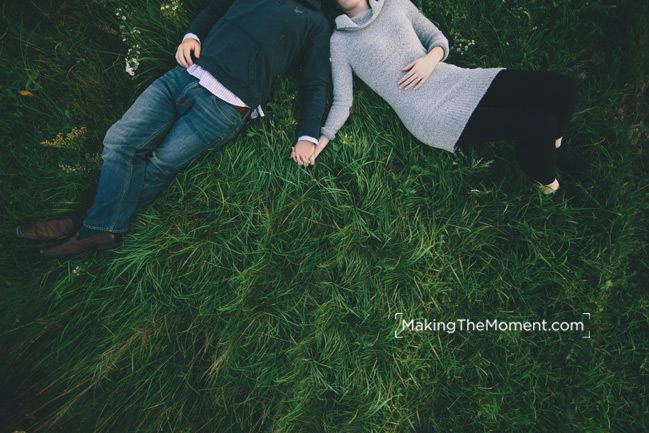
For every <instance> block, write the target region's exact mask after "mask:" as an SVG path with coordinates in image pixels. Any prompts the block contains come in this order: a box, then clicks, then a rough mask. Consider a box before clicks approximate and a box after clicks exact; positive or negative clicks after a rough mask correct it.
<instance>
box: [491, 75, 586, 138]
mask: <svg viewBox="0 0 649 433" xmlns="http://www.w3.org/2000/svg"><path fill="white" fill-rule="evenodd" d="M576 101H577V82H576V81H575V80H573V79H572V78H569V77H567V76H565V75H562V74H559V73H556V72H548V71H518V70H509V69H505V70H503V71H500V72H499V73H498V75H496V78H494V80H493V82H492V83H491V85H490V86H489V89H488V90H487V92H486V93H485V95H484V97H483V98H482V100H481V101H480V104H479V106H481V107H536V108H542V109H545V110H547V111H549V112H551V113H552V114H553V115H554V117H555V118H556V120H557V131H556V134H557V136H556V137H554V139H555V143H556V144H558V145H561V141H560V139H561V138H562V137H563V135H564V133H565V130H566V127H567V125H568V122H569V121H570V118H571V117H572V114H573V112H574V108H575V102H576ZM556 147H559V146H556Z"/></svg>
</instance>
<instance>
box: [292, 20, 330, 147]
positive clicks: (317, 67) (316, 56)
mask: <svg viewBox="0 0 649 433" xmlns="http://www.w3.org/2000/svg"><path fill="white" fill-rule="evenodd" d="M330 36H331V31H330V30H329V23H328V22H327V20H325V19H324V17H323V19H322V20H321V21H320V24H319V26H318V28H317V29H315V31H314V35H313V37H312V38H311V40H310V41H309V43H308V45H307V47H306V53H305V62H304V65H302V67H303V70H302V77H301V80H300V88H301V93H302V98H303V101H304V103H303V110H302V125H301V127H300V132H299V134H298V136H304V135H306V136H309V137H316V138H317V137H318V130H319V129H320V124H321V122H322V116H324V112H325V106H326V102H327V85H328V84H329V37H330Z"/></svg>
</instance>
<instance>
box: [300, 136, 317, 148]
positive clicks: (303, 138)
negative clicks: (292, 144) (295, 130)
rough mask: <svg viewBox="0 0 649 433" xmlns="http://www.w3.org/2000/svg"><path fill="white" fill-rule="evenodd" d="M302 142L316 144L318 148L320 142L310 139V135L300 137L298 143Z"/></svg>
mask: <svg viewBox="0 0 649 433" xmlns="http://www.w3.org/2000/svg"><path fill="white" fill-rule="evenodd" d="M300 140H306V141H310V142H311V143H313V144H315V145H316V146H317V145H318V140H316V139H315V138H313V137H310V136H308V135H302V136H300V137H298V139H297V141H300Z"/></svg>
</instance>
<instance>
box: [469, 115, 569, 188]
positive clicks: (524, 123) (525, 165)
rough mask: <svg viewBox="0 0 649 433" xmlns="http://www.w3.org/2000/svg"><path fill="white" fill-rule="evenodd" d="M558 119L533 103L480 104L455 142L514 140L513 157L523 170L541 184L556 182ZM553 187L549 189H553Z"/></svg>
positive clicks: (554, 183) (472, 142)
mask: <svg viewBox="0 0 649 433" xmlns="http://www.w3.org/2000/svg"><path fill="white" fill-rule="evenodd" d="M556 134H557V120H556V118H555V116H554V114H552V113H551V112H549V111H547V110H545V109H542V108H536V107H489V106H487V107H483V106H481V105H479V106H478V107H477V108H476V109H475V111H474V112H473V114H472V115H471V118H470V119H469V121H468V123H467V124H466V126H465V128H464V131H463V132H462V135H461V136H460V138H459V140H458V142H457V146H459V147H461V146H465V145H467V144H475V143H482V142H488V141H497V140H516V148H515V155H516V160H517V161H518V163H519V165H520V166H521V168H522V169H523V171H524V172H525V173H526V174H527V175H528V176H529V177H530V178H531V179H533V180H535V181H537V182H539V183H540V184H542V185H556V187H558V184H557V183H556V149H555V138H556ZM556 187H555V188H552V189H556Z"/></svg>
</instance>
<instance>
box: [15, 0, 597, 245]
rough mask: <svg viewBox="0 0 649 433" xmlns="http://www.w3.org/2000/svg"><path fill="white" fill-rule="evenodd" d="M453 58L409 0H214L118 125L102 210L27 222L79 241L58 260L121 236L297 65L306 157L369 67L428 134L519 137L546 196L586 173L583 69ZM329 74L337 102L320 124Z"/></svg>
mask: <svg viewBox="0 0 649 433" xmlns="http://www.w3.org/2000/svg"><path fill="white" fill-rule="evenodd" d="M323 11H327V14H326V15H327V16H325V12H323ZM330 20H335V28H334V30H333V33H332V31H331V24H330ZM448 55H449V44H448V40H447V39H446V37H445V36H444V35H443V34H442V32H441V31H440V30H439V29H438V28H437V27H436V26H435V25H434V24H433V23H432V22H430V21H429V20H428V19H427V18H426V17H425V16H424V15H423V14H422V13H421V12H419V10H418V9H417V7H416V6H414V5H413V4H412V3H411V2H410V0H322V2H321V1H320V0H213V1H212V2H211V3H210V4H209V5H208V6H207V7H206V8H205V9H203V10H202V11H201V13H200V14H199V15H198V16H197V17H196V19H194V21H193V22H192V24H191V25H190V27H189V29H188V30H187V32H186V34H185V36H184V39H183V41H182V43H181V44H180V45H179V46H178V49H177V51H176V60H177V62H178V64H179V66H177V67H176V68H174V69H172V70H170V71H168V72H167V73H166V74H164V75H163V76H162V77H160V78H158V79H157V80H156V81H154V82H153V83H152V84H151V85H150V86H149V87H147V88H146V89H145V90H144V92H142V94H141V95H140V96H139V97H138V98H137V99H136V101H135V102H134V103H133V105H132V106H131V107H130V108H129V109H128V110H127V111H126V113H125V114H124V115H123V116H122V118H121V119H120V120H119V121H117V122H116V123H115V124H114V125H113V126H111V127H110V128H109V129H108V131H107V133H106V136H105V138H104V143H103V144H104V150H103V153H102V159H103V165H102V169H101V175H100V179H99V185H98V187H97V193H96V195H95V198H94V202H93V205H92V207H91V208H90V209H88V210H87V211H86V212H84V213H82V214H79V215H74V216H71V217H68V218H58V219H51V220H47V221H38V222H30V223H26V224H22V225H19V226H18V227H17V228H16V233H17V235H18V237H21V238H26V239H32V240H37V241H43V242H48V241H53V240H57V239H62V238H68V239H67V240H66V241H65V242H64V243H62V244H60V245H56V246H51V247H47V248H44V249H41V250H40V252H41V254H43V255H46V256H49V257H66V256H70V255H73V254H76V253H79V252H81V251H85V250H87V249H90V248H97V249H107V248H111V247H113V246H115V245H117V244H118V243H119V242H120V240H121V238H122V236H123V233H125V232H126V231H127V230H128V227H129V221H130V218H131V216H132V215H133V214H134V213H135V212H136V211H137V210H138V209H139V208H141V207H143V206H146V205H147V204H149V203H151V202H153V201H154V200H155V198H156V197H157V196H158V194H159V193H160V191H161V190H162V189H163V187H164V186H165V185H167V184H168V183H169V182H170V181H171V180H172V179H173V177H174V175H175V174H177V173H178V172H179V171H181V170H182V169H183V168H184V167H186V166H187V165H188V164H189V163H190V162H191V161H192V160H194V159H195V158H197V157H199V156H201V155H203V154H204V153H205V152H207V151H208V150H210V149H214V148H218V147H220V146H222V145H223V144H225V143H227V142H228V141H231V140H233V139H234V138H236V136H237V135H238V134H239V132H240V131H241V129H242V127H243V125H244V124H245V123H246V122H247V121H248V119H251V118H256V117H260V116H263V115H264V112H263V108H262V106H263V105H264V104H265V103H266V101H267V99H268V96H269V93H270V91H271V89H272V88H273V86H274V84H275V83H276V81H277V80H278V79H279V78H280V77H281V76H282V75H283V74H284V73H285V72H286V71H287V70H288V69H289V68H290V67H291V66H299V67H300V69H301V70H302V72H301V78H300V89H301V92H302V97H303V99H304V104H303V112H302V121H301V124H300V128H299V133H298V139H297V142H296V144H295V145H294V146H293V147H292V148H291V155H290V157H291V158H292V159H293V160H294V161H295V162H296V163H298V164H300V165H307V164H313V162H314V161H315V159H316V158H317V157H318V155H319V154H320V153H321V152H322V151H323V150H324V149H325V147H326V146H327V145H328V143H329V142H330V141H331V140H334V139H335V137H336V133H337V131H338V130H339V129H340V128H341V126H342V125H343V124H344V123H345V121H346V120H347V118H348V116H349V114H350V107H351V106H352V100H353V88H352V84H353V75H354V74H356V76H358V77H359V78H360V79H361V80H362V81H363V82H365V83H366V84H367V85H368V86H369V87H370V88H372V89H373V90H374V91H375V92H376V93H377V94H379V95H380V96H381V97H382V98H384V99H385V100H386V101H387V102H388V103H389V104H390V106H391V107H392V108H393V109H394V111H395V112H396V114H397V115H398V116H399V118H400V119H401V120H402V122H403V124H404V125H405V126H406V128H407V129H408V130H409V131H410V132H411V133H412V134H413V136H415V137H416V138H417V139H418V140H419V141H421V142H423V143H425V144H427V145H430V146H432V147H436V148H440V149H444V150H447V151H450V152H454V151H455V149H457V148H458V147H461V146H466V145H469V144H476V143H484V142H489V141H495V140H501V139H512V140H515V141H516V145H515V151H514V155H515V158H516V160H517V162H518V164H519V165H520V167H521V168H522V170H523V171H524V172H525V173H526V174H527V175H528V176H529V177H530V178H531V179H532V180H533V181H534V182H535V183H536V184H537V186H538V188H540V189H541V191H542V192H543V193H546V194H550V193H553V192H555V191H556V190H557V189H558V188H559V182H558V180H557V176H556V171H557V166H558V167H559V168H560V169H562V170H564V171H572V172H576V173H584V172H585V171H586V165H585V163H584V161H583V160H582V159H581V158H580V157H578V156H577V155H576V154H574V153H572V152H570V151H569V150H566V149H565V146H562V138H563V134H564V131H565V129H566V126H567V124H568V122H569V120H570V118H571V116H572V112H573V109H574V104H575V100H576V94H577V91H576V82H575V81H574V80H573V79H571V78H568V77H565V76H563V75H560V74H557V73H554V72H535V71H514V70H507V69H504V68H472V69H471V68H460V67H458V66H455V65H452V64H450V63H445V62H444V60H446V58H447V57H448ZM330 71H331V77H332V81H333V94H334V99H333V104H332V105H331V107H330V109H329V113H328V115H327V118H326V121H325V123H324V125H321V122H322V118H323V116H324V113H325V108H326V107H325V105H326V94H327V86H328V84H329V73H330Z"/></svg>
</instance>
